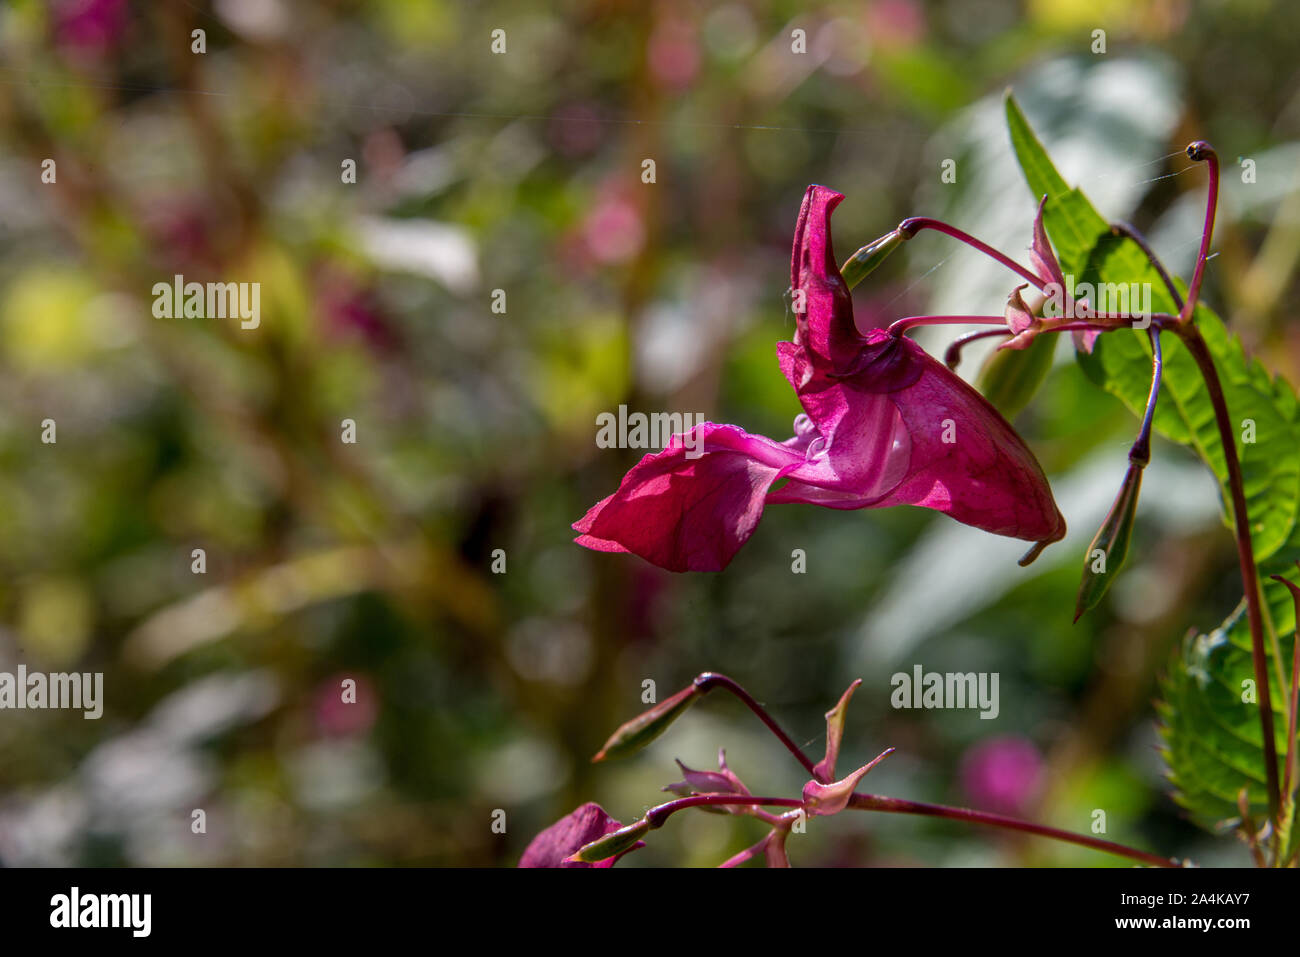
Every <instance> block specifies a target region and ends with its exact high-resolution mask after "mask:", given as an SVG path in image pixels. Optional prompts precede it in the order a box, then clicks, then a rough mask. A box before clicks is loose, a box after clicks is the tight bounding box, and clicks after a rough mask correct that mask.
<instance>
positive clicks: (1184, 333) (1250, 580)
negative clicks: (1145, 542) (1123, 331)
mask: <svg viewBox="0 0 1300 957" xmlns="http://www.w3.org/2000/svg"><path fill="white" fill-rule="evenodd" d="M1187 302H1188V303H1189V304H1191V303H1194V302H1195V300H1194V299H1193V298H1192V297H1191V295H1190V293H1189V295H1188V297H1187ZM1174 332H1176V333H1177V335H1178V338H1179V339H1181V340H1182V342H1183V345H1185V346H1187V351H1188V352H1190V353H1191V355H1192V358H1193V359H1194V360H1196V367H1197V368H1198V369H1199V370H1200V372H1201V378H1202V379H1204V380H1205V389H1206V391H1207V392H1208V393H1209V394H1210V403H1211V405H1213V407H1214V421H1215V424H1216V425H1217V426H1218V430H1219V440H1220V441H1221V442H1222V443H1223V457H1224V461H1225V463H1226V464H1227V467H1228V489H1229V492H1230V493H1231V496H1232V516H1233V520H1232V524H1233V531H1234V532H1235V533H1236V537H1237V560H1238V563H1239V564H1240V565H1241V584H1242V587H1243V588H1244V589H1245V592H1246V617H1247V620H1248V621H1249V623H1250V657H1251V662H1252V664H1253V665H1254V669H1255V687H1256V694H1257V695H1258V699H1259V726H1260V731H1261V732H1262V733H1263V736H1264V776H1265V780H1266V782H1267V787H1268V807H1269V816H1270V817H1271V818H1272V819H1273V821H1274V822H1275V823H1277V821H1278V809H1279V806H1280V801H1279V797H1278V780H1277V741H1276V740H1275V739H1274V737H1273V702H1272V694H1271V692H1270V691H1269V686H1268V657H1267V655H1266V654H1265V653H1264V615H1263V609H1262V607H1261V605H1260V599H1259V573H1258V571H1257V569H1256V568H1255V546H1254V543H1253V542H1252V541H1251V538H1250V515H1249V512H1248V511H1247V508H1246V492H1245V482H1244V479H1243V478H1242V474H1241V461H1240V460H1239V459H1238V458H1237V443H1236V439H1235V437H1234V435H1233V431H1232V419H1231V418H1230V417H1229V415H1228V403H1227V400H1226V399H1224V396H1223V386H1222V384H1221V383H1220V382H1219V371H1218V369H1216V368H1215V365H1214V359H1213V358H1212V357H1211V355H1210V349H1209V347H1208V346H1207V345H1206V344H1205V339H1204V338H1202V336H1201V331H1200V330H1199V329H1197V328H1196V326H1195V325H1194V324H1193V323H1191V322H1187V323H1182V324H1179V325H1177V326H1174Z"/></svg>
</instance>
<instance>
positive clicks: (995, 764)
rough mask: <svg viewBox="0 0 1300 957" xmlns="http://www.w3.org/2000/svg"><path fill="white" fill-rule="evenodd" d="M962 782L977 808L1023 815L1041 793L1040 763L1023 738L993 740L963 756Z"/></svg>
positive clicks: (1037, 756) (1037, 754)
mask: <svg viewBox="0 0 1300 957" xmlns="http://www.w3.org/2000/svg"><path fill="white" fill-rule="evenodd" d="M961 781H962V789H963V790H964V791H965V792H966V794H967V795H968V796H969V798H970V801H971V803H972V804H974V805H975V806H976V807H981V808H987V809H988V810H991V811H998V812H1001V813H1003V814H1023V813H1025V812H1026V811H1027V810H1028V809H1029V808H1030V807H1032V805H1033V803H1034V801H1035V800H1036V799H1037V798H1038V796H1039V793H1040V791H1041V790H1042V785H1043V759H1042V757H1041V756H1040V755H1039V753H1038V749H1037V748H1035V747H1034V745H1033V744H1032V742H1029V741H1026V740H1025V739H1024V738H1018V737H1004V738H994V739H993V740H991V741H985V742H984V743H983V744H979V745H976V746H975V747H974V748H972V749H971V750H970V751H968V752H967V753H966V756H965V758H963V759H962V768H961Z"/></svg>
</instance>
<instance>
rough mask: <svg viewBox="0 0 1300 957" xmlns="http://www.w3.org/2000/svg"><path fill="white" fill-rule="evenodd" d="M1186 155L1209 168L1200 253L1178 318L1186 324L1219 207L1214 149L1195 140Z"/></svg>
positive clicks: (1217, 176) (1217, 156) (1202, 274)
mask: <svg viewBox="0 0 1300 957" xmlns="http://www.w3.org/2000/svg"><path fill="white" fill-rule="evenodd" d="M1187 155H1188V157H1189V158H1191V159H1192V160H1194V161H1196V162H1200V161H1201V160H1204V161H1205V163H1206V165H1208V166H1209V168H1210V186H1209V195H1208V196H1207V197H1206V199H1205V228H1204V229H1203V230H1202V231H1201V251H1200V253H1199V254H1198V255H1197V257H1196V270H1195V272H1193V273H1192V284H1191V285H1190V286H1188V287H1187V301H1186V302H1185V303H1183V308H1182V309H1181V310H1180V311H1179V314H1178V318H1179V320H1180V321H1183V322H1186V321H1187V319H1188V317H1190V316H1191V314H1192V311H1193V310H1194V309H1195V308H1196V300H1197V298H1198V297H1199V296H1200V294H1201V278H1202V277H1203V276H1204V275H1205V262H1206V256H1207V254H1208V253H1209V251H1210V238H1211V237H1212V236H1213V235H1214V211H1215V209H1216V208H1217V207H1218V205H1219V154H1217V153H1216V152H1214V147H1213V146H1211V145H1210V144H1209V143H1207V142H1205V141H1204V140H1197V141H1196V142H1195V143H1192V144H1190V145H1189V146H1188V147H1187Z"/></svg>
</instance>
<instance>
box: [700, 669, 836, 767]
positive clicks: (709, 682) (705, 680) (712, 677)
mask: <svg viewBox="0 0 1300 957" xmlns="http://www.w3.org/2000/svg"><path fill="white" fill-rule="evenodd" d="M694 683H695V686H696V687H697V688H699V689H700V690H701V691H702V692H708V691H712V690H713V689H714V688H722V689H724V690H726V691H729V692H731V693H732V694H733V695H735V696H736V697H737V698H739V699H740V700H741V701H742V702H744V704H745V707H747V708H749V710H750V711H752V712H754V714H756V715H758V719H759V720H760V721H762V722H763V724H765V725H767V729H768V730H769V731H771V732H772V733H773V734H774V735H776V737H777V739H778V740H779V741H780V742H781V743H782V744H784V745H785V748H786V750H787V751H789V752H790V753H791V754H793V755H794V756H795V759H796V760H798V762H799V763H800V764H802V765H803V767H804V770H805V771H807V772H808V773H809V774H810V775H812V776H813V777H816V776H817V772H816V771H814V770H813V768H814V767H815V765H814V764H813V762H812V760H811V759H810V758H809V757H808V755H806V754H804V753H803V749H802V748H800V747H799V745H797V744H795V743H794V741H793V740H791V738H790V736H789V735H788V734H786V733H785V731H784V730H783V729H782V728H781V726H780V725H779V724H777V723H776V719H775V718H773V717H772V716H771V715H770V714H768V713H767V711H766V709H764V707H763V706H762V705H761V704H759V703H758V702H757V701H755V700H754V698H753V696H751V695H750V693H749V692H748V691H746V690H745V689H744V688H742V687H741V686H740V685H738V684H737V683H736V682H735V681H733V680H731V679H730V678H728V677H727V676H726V675H720V674H717V673H716V672H712V671H706V672H704V673H703V674H702V675H699V676H698V677H697V678H696V679H695V682H694Z"/></svg>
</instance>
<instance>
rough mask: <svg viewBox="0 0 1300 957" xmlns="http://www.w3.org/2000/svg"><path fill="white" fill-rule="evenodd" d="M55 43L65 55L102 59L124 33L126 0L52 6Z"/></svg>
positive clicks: (85, 0)
mask: <svg viewBox="0 0 1300 957" xmlns="http://www.w3.org/2000/svg"><path fill="white" fill-rule="evenodd" d="M53 19H54V41H55V43H56V44H57V45H58V46H59V47H60V48H61V49H62V50H64V51H65V52H68V53H72V54H74V55H79V56H84V57H90V58H94V57H101V56H103V55H104V54H106V53H108V52H109V51H111V50H112V49H113V48H114V47H116V46H117V45H118V43H119V42H120V41H121V39H122V36H123V34H124V33H125V32H126V21H127V4H126V0H63V2H61V3H58V4H56V5H55V6H54V17H53Z"/></svg>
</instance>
